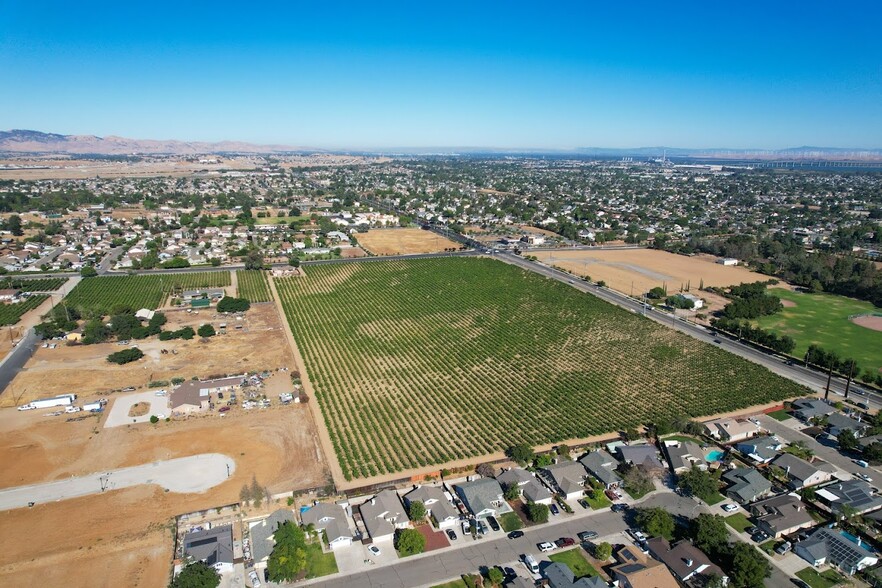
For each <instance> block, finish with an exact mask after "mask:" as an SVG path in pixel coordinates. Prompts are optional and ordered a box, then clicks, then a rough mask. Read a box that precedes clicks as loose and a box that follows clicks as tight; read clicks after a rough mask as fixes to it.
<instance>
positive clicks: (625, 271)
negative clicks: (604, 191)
mask: <svg viewBox="0 0 882 588" xmlns="http://www.w3.org/2000/svg"><path fill="white" fill-rule="evenodd" d="M531 255H535V256H536V257H538V258H539V259H540V260H541V261H543V262H544V263H547V264H549V265H555V266H558V267H561V268H563V269H566V270H569V271H571V272H573V273H574V274H576V275H579V276H586V275H587V276H591V279H592V280H594V281H599V280H603V281H605V282H606V285H607V286H609V287H610V288H612V289H614V290H618V291H619V292H623V293H625V294H631V293H632V292H633V294H634V295H635V296H638V295H640V294H642V293H644V292H648V291H649V290H650V289H651V288H654V287H656V286H661V285H662V284H667V287H668V292H671V293H674V292H678V291H679V290H680V287H681V285H682V286H683V287H684V288H685V287H686V286H687V285H689V286H690V291H691V292H692V293H693V294H695V295H696V296H699V297H701V298H704V299H705V300H706V301H707V303H708V307H709V308H710V309H711V310H714V309H716V308H718V307H722V306H723V305H724V304H725V300H724V299H723V298H721V297H719V296H715V295H713V294H708V293H707V292H698V288H699V285H700V284H701V283H702V281H703V282H704V285H705V286H731V285H734V284H739V283H741V282H756V281H760V280H768V279H769V277H768V276H764V275H762V274H758V273H756V272H752V271H750V270H748V269H745V268H743V267H741V266H724V265H721V264H719V263H716V262H715V261H716V258H714V257H711V256H703V255H697V256H695V257H687V256H685V255H677V254H674V253H668V252H666V251H659V250H657V249H592V250H566V249H562V250H559V251H537V252H531Z"/></svg>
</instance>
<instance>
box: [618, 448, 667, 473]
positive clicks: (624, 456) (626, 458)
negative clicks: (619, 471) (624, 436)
mask: <svg viewBox="0 0 882 588" xmlns="http://www.w3.org/2000/svg"><path fill="white" fill-rule="evenodd" d="M618 452H619V457H620V458H621V460H622V461H623V462H625V463H629V464H631V465H633V466H636V467H638V468H640V469H642V470H643V471H644V472H646V473H647V474H650V475H656V474H660V473H661V472H663V471H664V469H665V466H664V464H663V463H662V462H661V460H659V458H658V451H657V450H656V449H655V445H650V444H648V443H642V444H640V445H620V446H619V447H618Z"/></svg>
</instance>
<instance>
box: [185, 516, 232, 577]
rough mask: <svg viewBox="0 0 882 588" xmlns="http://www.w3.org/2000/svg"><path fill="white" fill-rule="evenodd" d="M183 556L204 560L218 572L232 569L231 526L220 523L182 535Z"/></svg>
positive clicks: (194, 559)
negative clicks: (219, 524) (210, 527)
mask: <svg viewBox="0 0 882 588" xmlns="http://www.w3.org/2000/svg"><path fill="white" fill-rule="evenodd" d="M184 558H185V559H189V560H191V561H194V562H196V561H201V562H205V564H206V565H208V566H211V567H213V568H214V569H216V570H217V571H218V572H229V571H232V570H233V527H231V526H230V525H221V526H218V527H214V528H212V529H205V530H203V531H194V532H191V533H187V534H186V535H185V536H184Z"/></svg>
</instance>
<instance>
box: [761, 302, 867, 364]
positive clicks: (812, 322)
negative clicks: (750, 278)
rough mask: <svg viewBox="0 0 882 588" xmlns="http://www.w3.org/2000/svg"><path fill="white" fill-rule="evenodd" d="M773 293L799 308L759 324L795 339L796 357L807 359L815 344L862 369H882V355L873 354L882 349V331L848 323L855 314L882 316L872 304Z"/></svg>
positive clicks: (785, 310)
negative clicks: (806, 353)
mask: <svg viewBox="0 0 882 588" xmlns="http://www.w3.org/2000/svg"><path fill="white" fill-rule="evenodd" d="M769 294H773V295H775V296H778V297H779V298H781V299H782V300H789V301H791V302H793V303H794V304H796V306H793V307H790V308H785V309H784V310H782V311H781V312H779V313H776V314H773V315H771V316H764V317H761V318H759V319H757V320H756V321H755V322H756V324H758V325H759V326H760V327H763V328H764V329H771V330H773V331H775V332H777V333H780V334H784V335H790V336H791V337H793V340H794V341H796V349H794V351H793V355H795V356H796V357H800V358H801V357H804V356H805V352H806V350H808V347H809V345H811V344H812V343H815V344H817V345H820V346H821V347H823V348H824V349H826V350H829V351H835V352H836V353H838V354H839V356H840V357H843V358H845V357H852V358H854V359H855V360H856V361H857V362H858V364H859V366H860V367H861V369H862V370H863V369H868V368H869V369H873V370H878V369H879V368H882V354H880V353H878V351H876V352H874V351H873V350H874V349H876V350H878V349H882V331H872V330H870V329H866V328H864V327H859V326H858V325H856V324H854V323H852V322H851V321H849V320H848V317H850V316H852V315H855V314H867V313H882V310H880V309H878V308H876V307H875V306H873V305H872V304H870V303H869V302H861V301H859V300H853V299H851V298H846V297H844V296H836V295H833V294H803V293H801V292H792V291H790V290H785V289H783V288H772V289H770V290H769Z"/></svg>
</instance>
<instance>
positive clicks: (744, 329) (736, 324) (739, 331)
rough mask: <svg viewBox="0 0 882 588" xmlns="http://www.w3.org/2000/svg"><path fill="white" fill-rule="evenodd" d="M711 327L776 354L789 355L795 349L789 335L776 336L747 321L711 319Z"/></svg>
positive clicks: (722, 318)
mask: <svg viewBox="0 0 882 588" xmlns="http://www.w3.org/2000/svg"><path fill="white" fill-rule="evenodd" d="M710 323H711V326H712V327H714V328H715V329H719V330H721V331H725V332H727V333H732V334H736V335H738V336H739V337H740V338H742V339H746V340H748V341H752V342H754V343H758V344H759V345H762V346H764V347H768V348H769V349H772V350H773V351H777V352H778V353H791V352H792V351H793V350H794V349H795V348H796V341H794V340H793V337H791V336H790V335H778V334H777V333H774V332H773V331H769V330H766V329H763V328H760V327H757V326H754V325H753V324H751V323H750V322H749V321H745V320H741V319H730V318H725V317H721V318H712V319H711V321H710Z"/></svg>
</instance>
